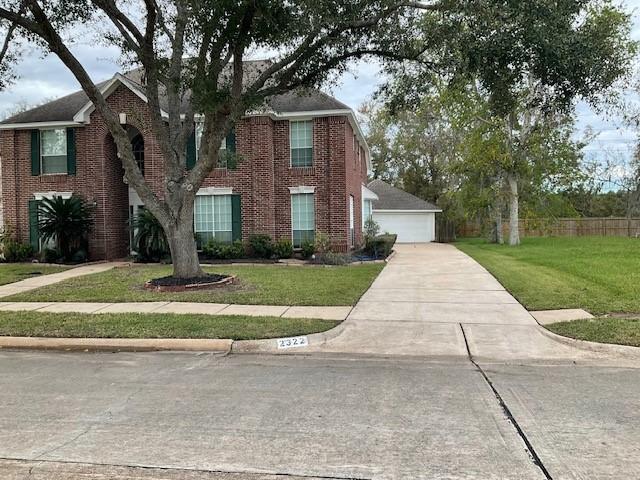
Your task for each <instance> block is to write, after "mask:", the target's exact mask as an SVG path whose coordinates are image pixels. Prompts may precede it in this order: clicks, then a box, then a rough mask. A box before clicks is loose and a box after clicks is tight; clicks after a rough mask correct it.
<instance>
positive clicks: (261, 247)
mask: <svg viewBox="0 0 640 480" xmlns="http://www.w3.org/2000/svg"><path fill="white" fill-rule="evenodd" d="M249 248H250V249H251V254H252V255H253V256H254V257H256V258H271V257H272V256H273V242H272V241H271V237H270V236H269V235H262V234H259V235H251V236H250V237H249Z"/></svg>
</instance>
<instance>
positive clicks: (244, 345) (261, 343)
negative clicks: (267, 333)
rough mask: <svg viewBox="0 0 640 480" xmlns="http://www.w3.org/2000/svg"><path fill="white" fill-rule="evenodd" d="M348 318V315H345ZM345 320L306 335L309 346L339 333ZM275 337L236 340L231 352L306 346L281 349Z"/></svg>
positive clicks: (290, 350) (321, 342) (269, 350)
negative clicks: (328, 328)
mask: <svg viewBox="0 0 640 480" xmlns="http://www.w3.org/2000/svg"><path fill="white" fill-rule="evenodd" d="M347 318H348V317H347ZM346 323H347V320H343V321H342V322H341V323H340V324H339V325H336V326H335V327H333V328H332V329H330V330H327V331H326V332H319V333H312V334H310V335H306V337H307V340H308V341H309V346H310V347H313V346H318V345H322V344H323V343H325V342H327V341H329V340H331V339H332V338H335V337H337V336H338V335H340V334H341V333H342V332H343V331H344V330H345V328H346V327H347V325H346ZM277 341H278V339H277V338H267V339H264V340H236V341H234V342H233V344H232V345H231V353H305V351H306V347H301V348H291V349H286V350H281V349H279V348H278V343H277Z"/></svg>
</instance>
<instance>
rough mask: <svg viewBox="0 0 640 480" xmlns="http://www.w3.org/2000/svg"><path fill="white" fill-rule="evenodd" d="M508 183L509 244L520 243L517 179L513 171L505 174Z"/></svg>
mask: <svg viewBox="0 0 640 480" xmlns="http://www.w3.org/2000/svg"><path fill="white" fill-rule="evenodd" d="M507 183H508V184H509V245H511V246H515V245H520V230H519V228H520V225H519V213H518V179H517V178H516V176H515V175H514V174H513V173H509V174H508V175H507Z"/></svg>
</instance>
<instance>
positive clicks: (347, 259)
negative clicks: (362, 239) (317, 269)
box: [313, 252, 352, 265]
mask: <svg viewBox="0 0 640 480" xmlns="http://www.w3.org/2000/svg"><path fill="white" fill-rule="evenodd" d="M351 260H352V258H351V255H350V254H348V253H337V252H326V253H316V254H315V257H314V258H313V263H318V264H321V265H347V264H348V263H351Z"/></svg>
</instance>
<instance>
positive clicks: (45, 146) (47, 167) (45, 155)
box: [40, 128, 67, 174]
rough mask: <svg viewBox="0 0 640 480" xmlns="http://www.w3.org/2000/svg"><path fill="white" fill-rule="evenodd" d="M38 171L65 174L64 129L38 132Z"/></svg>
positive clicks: (65, 145) (65, 132) (65, 133)
mask: <svg viewBox="0 0 640 480" xmlns="http://www.w3.org/2000/svg"><path fill="white" fill-rule="evenodd" d="M40 171H41V172H42V173H43V174H52V173H67V131H66V129H64V128H56V129H52V130H41V131H40Z"/></svg>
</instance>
